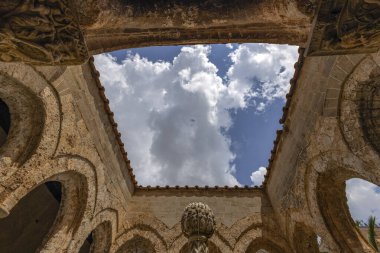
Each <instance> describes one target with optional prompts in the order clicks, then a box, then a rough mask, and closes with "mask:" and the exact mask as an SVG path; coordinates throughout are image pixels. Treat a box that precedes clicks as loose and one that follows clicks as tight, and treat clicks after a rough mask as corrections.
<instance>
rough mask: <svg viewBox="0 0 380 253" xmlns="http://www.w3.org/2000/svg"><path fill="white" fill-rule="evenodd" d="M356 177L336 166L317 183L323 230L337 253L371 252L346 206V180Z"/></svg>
mask: <svg viewBox="0 0 380 253" xmlns="http://www.w3.org/2000/svg"><path fill="white" fill-rule="evenodd" d="M356 176H357V175H356V174H355V173H353V172H351V171H347V170H345V169H344V168H340V167H339V168H336V169H332V170H330V171H328V172H325V173H323V174H321V175H320V176H319V177H318V180H317V201H318V206H319V210H320V213H321V215H322V217H323V219H324V221H325V225H326V228H327V229H328V231H329V232H330V234H331V235H332V238H333V240H334V241H335V243H336V245H337V246H338V247H339V249H340V250H341V251H343V252H372V249H371V248H372V247H371V246H370V245H369V243H368V241H367V240H366V238H365V237H364V236H363V235H362V233H361V232H360V230H359V229H358V227H357V225H356V224H355V221H354V219H353V218H352V216H351V213H350V210H349V206H348V198H347V197H348V195H346V181H349V180H350V179H352V178H354V177H356Z"/></svg>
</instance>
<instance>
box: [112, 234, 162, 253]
mask: <svg viewBox="0 0 380 253" xmlns="http://www.w3.org/2000/svg"><path fill="white" fill-rule="evenodd" d="M135 252H138V253H156V252H157V251H156V250H155V247H154V245H153V243H152V242H151V241H149V240H148V239H146V238H144V237H142V236H138V235H136V236H134V237H133V238H131V239H130V240H128V241H127V242H125V243H124V244H123V245H122V246H121V247H120V248H119V249H118V250H117V251H116V253H135Z"/></svg>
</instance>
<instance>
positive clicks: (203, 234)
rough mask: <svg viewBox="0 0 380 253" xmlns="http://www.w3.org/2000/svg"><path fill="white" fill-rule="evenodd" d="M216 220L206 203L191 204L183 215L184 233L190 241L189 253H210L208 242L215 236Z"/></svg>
mask: <svg viewBox="0 0 380 253" xmlns="http://www.w3.org/2000/svg"><path fill="white" fill-rule="evenodd" d="M215 224H216V223H215V218H214V214H213V212H212V211H211V209H210V207H208V205H206V204H204V203H200V202H198V203H190V204H189V205H188V206H187V207H186V208H185V211H184V213H183V215H182V220H181V226H182V232H183V233H184V234H185V236H186V237H187V238H188V239H189V242H188V244H189V247H188V248H189V249H190V252H189V253H208V245H207V240H208V239H209V238H210V237H211V236H212V235H213V234H214V231H215Z"/></svg>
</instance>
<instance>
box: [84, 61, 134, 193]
mask: <svg viewBox="0 0 380 253" xmlns="http://www.w3.org/2000/svg"><path fill="white" fill-rule="evenodd" d="M88 62H89V65H90V69H91V74H92V76H93V77H94V80H95V82H96V85H97V87H98V90H99V95H100V98H101V99H102V101H103V104H104V110H105V111H106V114H107V118H108V120H109V122H110V124H111V126H112V130H113V133H114V136H115V138H116V142H117V144H118V146H119V150H120V153H121V155H122V157H123V160H124V162H125V164H126V166H127V170H128V174H129V176H130V178H131V181H132V183H133V185H134V186H135V187H137V180H136V177H135V175H134V174H133V169H132V167H131V161H130V160H129V159H128V154H127V152H126V151H125V149H124V143H123V141H122V140H121V133H120V132H119V130H118V129H117V123H116V121H115V119H114V113H113V112H112V111H111V108H110V105H109V100H108V99H107V97H106V94H105V89H104V87H103V86H102V84H101V82H100V79H99V77H100V73H99V71H97V70H96V67H95V64H94V57H91V58H90V59H89V61H88Z"/></svg>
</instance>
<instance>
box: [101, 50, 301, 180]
mask: <svg viewBox="0 0 380 253" xmlns="http://www.w3.org/2000/svg"><path fill="white" fill-rule="evenodd" d="M278 47H279V49H277V48H276V47H271V46H270V45H257V46H246V45H240V46H238V47H237V49H236V50H234V51H233V52H232V53H231V55H230V57H231V59H232V61H233V65H232V66H231V67H230V69H229V71H228V73H227V78H226V79H225V80H223V78H221V77H220V76H218V74H217V72H218V69H217V67H216V66H215V65H214V64H213V63H212V62H210V60H209V58H208V57H209V54H210V48H211V47H210V46H193V47H183V48H182V49H181V52H180V53H179V55H178V56H176V57H175V58H174V60H173V62H165V61H158V62H152V61H149V60H148V59H146V58H141V57H140V56H139V55H127V56H126V58H125V59H124V60H123V61H122V62H121V63H120V62H117V60H116V59H115V58H113V57H112V56H111V55H109V54H103V55H98V56H96V57H95V63H96V67H97V69H98V70H99V71H100V73H101V81H102V83H103V85H104V86H105V88H106V94H107V96H108V98H109V100H110V104H111V108H112V110H113V111H114V113H115V118H116V120H117V122H118V124H119V130H120V131H121V132H122V138H123V141H124V143H125V145H126V149H127V151H128V155H129V158H130V159H131V162H132V166H133V167H134V168H135V173H136V176H137V179H138V181H139V183H141V184H143V185H148V184H150V185H155V184H159V185H165V184H168V185H186V184H187V185H196V184H197V185H238V184H239V183H238V181H237V180H236V178H235V176H234V172H235V170H236V168H235V167H234V165H233V163H232V161H233V160H234V159H235V154H234V153H233V152H232V151H231V149H230V145H231V140H230V138H229V137H228V136H226V135H223V134H222V131H221V130H222V129H224V130H227V129H229V128H230V127H231V125H232V122H231V117H230V114H229V110H236V109H240V108H245V107H246V106H248V105H251V106H253V105H254V104H255V103H256V102H255V101H254V102H253V104H250V101H251V99H257V101H258V102H257V108H258V109H259V110H264V109H265V106H266V105H267V104H268V103H270V101H271V100H273V99H274V98H277V97H281V96H284V95H285V93H286V89H287V87H288V82H289V80H287V83H286V82H285V80H284V79H285V78H288V76H289V75H288V72H289V73H290V72H291V71H293V64H294V61H295V59H296V54H294V53H293V51H294V52H296V49H295V48H294V47H287V46H278ZM289 50H290V51H292V52H291V53H289V52H288V51H289ZM272 51H273V53H274V54H275V55H274V56H272V55H271V52H272ZM281 52H282V53H281ZM258 53H260V55H261V56H260V57H259V58H260V59H258V58H257V56H255V55H257V54H258ZM282 54H283V55H282ZM286 57H290V59H288V60H286V59H285V58H286ZM247 58H249V59H250V60H249V59H247ZM288 61H289V62H290V61H292V64H290V63H288ZM247 64H250V66H246V65H247ZM260 64H264V65H266V67H264V66H260V67H259V69H256V68H257V67H258V65H260ZM268 68H269V69H268ZM288 68H290V69H288ZM264 69H265V71H266V73H267V74H268V75H270V76H266V74H264V73H262V71H264ZM270 69H272V70H270ZM248 70H249V71H248ZM245 71H248V72H245ZM289 78H290V77H289ZM257 82H260V84H263V85H264V86H266V87H264V86H263V85H256V84H257ZM279 82H280V83H279ZM255 85H256V86H257V87H256V86H255ZM254 86H255V87H254ZM261 86H262V88H260V87H261ZM259 99H260V101H259Z"/></svg>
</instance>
